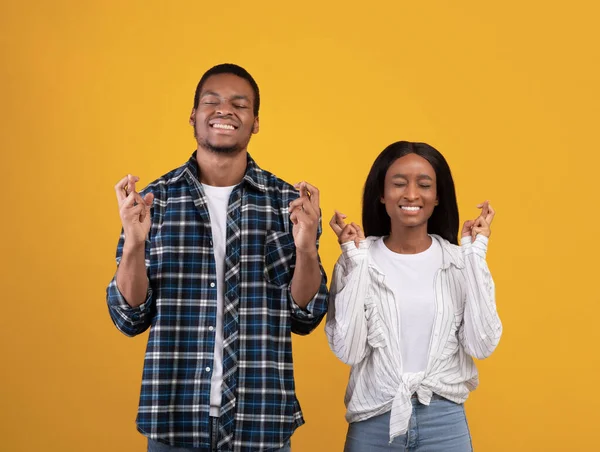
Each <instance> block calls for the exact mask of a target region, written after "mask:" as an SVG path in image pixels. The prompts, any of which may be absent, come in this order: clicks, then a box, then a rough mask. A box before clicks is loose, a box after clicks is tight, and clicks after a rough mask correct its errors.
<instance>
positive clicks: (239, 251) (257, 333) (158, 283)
mask: <svg viewBox="0 0 600 452" xmlns="http://www.w3.org/2000/svg"><path fill="white" fill-rule="evenodd" d="M148 192H152V193H154V196H155V199H154V204H153V207H152V226H151V229H150V233H149V235H148V239H147V241H146V268H147V273H148V278H149V282H150V284H149V288H148V295H147V299H146V301H145V302H144V303H143V304H142V305H140V306H139V307H137V308H131V307H130V306H129V305H128V304H127V302H126V301H125V300H124V298H123V296H122V295H121V293H120V292H119V290H118V289H117V286H116V279H115V278H113V280H112V281H111V282H110V284H109V286H108V288H107V302H108V307H109V313H110V316H111V318H112V320H113V322H114V323H115V325H116V326H117V328H118V329H119V330H120V331H121V332H123V333H124V334H126V335H128V336H135V335H137V334H140V333H142V332H144V331H145V330H146V329H148V327H150V335H149V338H148V346H147V350H146V356H145V362H144V371H143V376H142V388H141V395H140V402H139V410H138V417H137V425H138V429H139V430H140V431H141V432H142V433H143V434H145V435H146V436H148V437H149V438H151V439H154V440H157V441H160V442H163V443H167V444H170V445H173V446H180V447H201V448H208V447H209V439H210V438H209V433H210V429H209V405H210V382H211V375H212V374H211V372H212V367H213V355H214V347H215V324H216V309H217V292H216V291H217V284H216V267H215V260H214V254H213V248H212V233H211V224H210V218H209V214H208V208H207V205H206V198H205V195H204V192H203V190H202V186H201V184H200V182H199V174H198V165H197V161H196V158H195V154H193V155H192V157H191V158H190V160H189V161H188V162H187V163H186V164H185V165H183V166H181V167H180V168H177V169H175V170H173V171H171V172H169V173H168V174H166V175H164V176H163V177H161V178H159V179H158V180H156V181H154V182H153V183H151V184H150V185H148V187H146V188H145V189H144V191H143V192H142V195H143V194H145V193H148ZM296 197H298V193H297V191H296V190H295V189H294V188H293V187H292V186H291V185H289V184H287V183H285V182H283V181H282V180H280V179H278V178H276V177H275V176H273V175H272V174H270V173H268V172H267V171H264V170H262V169H260V168H259V167H258V166H257V165H256V163H255V162H254V160H253V159H252V158H251V157H250V156H249V155H248V166H247V169H246V174H245V177H244V179H243V181H242V182H241V183H240V184H239V185H237V186H236V187H235V188H234V190H233V192H232V193H231V196H230V199H229V207H228V211H227V242H226V260H225V288H224V290H225V294H224V313H223V314H224V317H223V338H224V341H223V400H222V406H221V415H220V427H219V433H220V435H219V450H223V451H236V452H237V451H240V452H242V451H261V450H269V449H275V448H279V447H282V446H283V445H284V443H285V442H286V441H287V439H288V438H289V437H290V436H291V434H292V433H293V431H294V430H295V429H296V428H297V427H298V426H300V425H302V424H303V423H304V419H303V417H302V413H301V410H300V405H299V403H298V401H297V399H296V394H295V389H294V376H293V366H292V348H291V332H295V333H298V334H308V333H309V332H310V331H312V330H313V329H314V328H315V327H316V326H317V325H318V324H319V323H320V321H321V319H322V318H323V316H324V314H325V312H326V310H327V286H326V277H325V272H324V271H323V269H322V268H321V274H322V275H323V276H322V281H321V286H320V288H319V292H318V293H317V295H316V296H315V298H314V299H313V300H312V301H311V303H310V304H309V305H308V307H307V309H306V310H301V309H299V308H298V307H297V306H296V305H295V304H294V302H293V300H292V298H291V292H290V288H289V286H290V282H291V279H292V275H293V271H294V265H295V246H294V240H293V237H292V224H291V222H290V219H289V213H288V204H289V202H291V201H292V200H293V199H295V198H296ZM320 233H321V226H319V236H320ZM123 243H124V237H123V233H121V237H120V240H119V244H118V247H117V264H118V263H119V262H120V259H121V255H122V251H123Z"/></svg>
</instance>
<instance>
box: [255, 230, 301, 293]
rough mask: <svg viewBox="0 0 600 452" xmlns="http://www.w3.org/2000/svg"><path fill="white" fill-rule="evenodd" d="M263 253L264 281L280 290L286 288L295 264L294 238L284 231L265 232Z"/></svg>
mask: <svg viewBox="0 0 600 452" xmlns="http://www.w3.org/2000/svg"><path fill="white" fill-rule="evenodd" d="M264 251H265V253H264V256H265V267H264V270H263V273H264V277H265V280H266V281H267V282H268V283H270V284H273V285H275V286H277V287H280V288H283V287H287V285H288V284H289V283H290V281H291V271H292V266H293V265H294V262H295V251H296V247H295V245H294V237H293V236H292V234H290V233H288V232H285V231H267V234H266V239H265V250H264Z"/></svg>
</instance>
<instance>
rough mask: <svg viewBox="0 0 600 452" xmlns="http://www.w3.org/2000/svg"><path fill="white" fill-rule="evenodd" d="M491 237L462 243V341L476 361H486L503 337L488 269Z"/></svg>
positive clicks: (460, 330) (480, 236)
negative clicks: (487, 260)
mask: <svg viewBox="0 0 600 452" xmlns="http://www.w3.org/2000/svg"><path fill="white" fill-rule="evenodd" d="M488 240H489V239H488V238H487V237H485V236H483V235H481V234H479V235H478V236H477V237H476V238H475V241H472V240H471V237H464V238H463V239H462V240H461V249H462V251H463V254H464V257H465V271H466V289H465V290H466V296H465V297H466V300H465V310H464V314H463V323H462V324H461V327H460V329H459V340H460V343H461V345H462V347H463V348H464V349H465V351H466V352H467V353H468V354H469V355H471V356H473V357H474V358H477V359H484V358H487V357H488V356H490V355H491V354H492V352H493V351H494V350H495V349H496V347H497V345H498V342H499V341H500V336H501V335H502V322H501V321H500V317H499V316H498V312H497V310H496V298H495V286H494V280H493V279H492V275H491V273H490V270H489V268H488V266H487V262H486V259H485V258H486V253H487V246H488Z"/></svg>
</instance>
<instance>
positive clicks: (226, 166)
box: [196, 147, 248, 187]
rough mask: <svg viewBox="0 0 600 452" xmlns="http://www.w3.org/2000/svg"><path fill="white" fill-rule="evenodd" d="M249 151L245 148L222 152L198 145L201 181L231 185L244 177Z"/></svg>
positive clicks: (197, 158)
mask: <svg viewBox="0 0 600 452" xmlns="http://www.w3.org/2000/svg"><path fill="white" fill-rule="evenodd" d="M247 156H248V152H247V151H246V150H245V149H243V150H241V151H239V152H236V153H235V154H220V153H218V152H213V151H207V150H206V149H203V148H201V147H198V150H197V151H196V160H197V161H198V169H199V172H200V182H202V183H203V184H206V185H212V186H214V187H231V186H233V185H237V184H239V183H240V182H241V180H242V179H243V178H244V174H245V173H246V166H247V162H248V160H247V158H248V157H247Z"/></svg>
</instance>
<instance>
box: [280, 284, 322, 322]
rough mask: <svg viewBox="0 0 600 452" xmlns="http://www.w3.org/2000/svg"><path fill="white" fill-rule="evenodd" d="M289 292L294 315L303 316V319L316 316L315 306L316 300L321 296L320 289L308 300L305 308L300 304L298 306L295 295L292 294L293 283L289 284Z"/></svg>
mask: <svg viewBox="0 0 600 452" xmlns="http://www.w3.org/2000/svg"><path fill="white" fill-rule="evenodd" d="M288 294H289V297H290V307H291V308H292V315H293V316H294V317H298V318H301V319H312V318H314V315H313V308H314V306H315V300H316V299H317V298H318V297H319V292H318V291H317V293H316V294H315V296H314V297H313V298H312V300H310V301H309V302H308V304H307V305H306V307H305V308H301V307H300V306H298V305H297V304H296V301H294V296H293V295H292V284H291V283H290V285H289V286H288Z"/></svg>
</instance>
